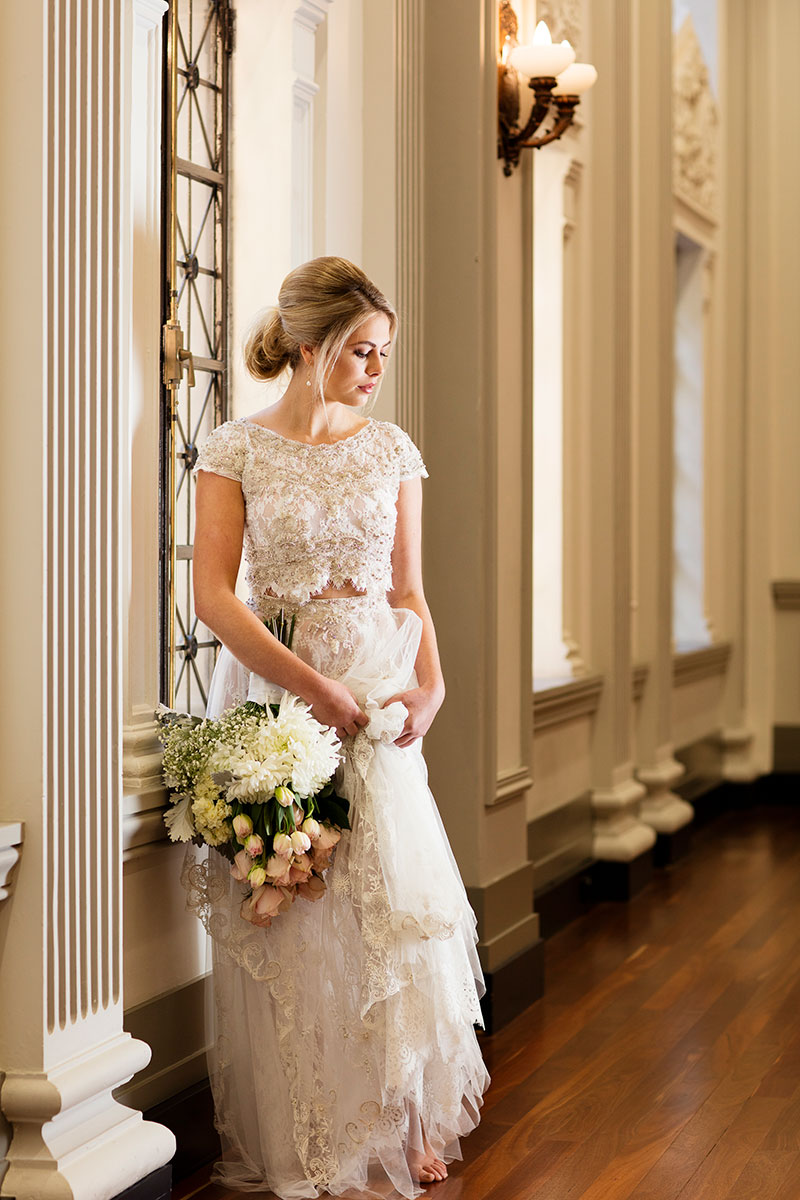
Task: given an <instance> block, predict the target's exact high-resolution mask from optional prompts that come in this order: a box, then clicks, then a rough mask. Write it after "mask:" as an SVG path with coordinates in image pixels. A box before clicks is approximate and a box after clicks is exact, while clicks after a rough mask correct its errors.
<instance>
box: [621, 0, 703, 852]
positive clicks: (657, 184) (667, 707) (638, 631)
mask: <svg viewBox="0 0 800 1200" xmlns="http://www.w3.org/2000/svg"><path fill="white" fill-rule="evenodd" d="M633 14H634V30H633V32H634V90H633V97H634V99H633V111H634V127H633V145H634V169H635V171H636V173H637V179H636V185H635V188H634V197H635V201H634V202H635V205H636V212H635V217H634V231H635V232H634V247H633V364H634V367H633V406H634V447H633V449H634V464H635V467H634V506H633V535H634V587H635V596H636V603H635V606H634V622H633V625H634V640H633V653H634V661H635V662H637V663H643V664H644V663H646V664H647V666H648V676H647V684H646V686H645V688H644V692H643V694H642V698H641V700H640V702H639V704H638V706H637V723H636V762H637V771H636V774H637V777H638V779H639V781H640V782H641V783H643V784H644V785H645V787H646V788H647V795H646V796H645V797H643V799H642V803H641V817H642V820H643V821H644V822H645V823H646V824H647V825H649V826H650V827H651V828H652V829H654V830H655V831H656V833H661V834H671V833H675V832H676V831H677V830H678V829H680V828H682V827H683V826H684V825H686V824H688V823H689V822H690V821H691V820H692V817H693V816H694V811H693V809H692V807H691V805H690V804H687V803H686V801H685V800H683V799H681V797H680V796H678V795H676V794H675V793H674V792H673V791H672V788H673V787H674V785H675V784H676V783H677V782H678V780H679V779H680V778H681V776H682V775H683V771H684V769H683V767H682V765H681V764H680V763H679V762H678V761H677V760H676V758H675V757H674V753H673V750H674V748H673V745H672V712H671V710H672V704H671V701H672V686H673V664H672V646H671V644H672V637H671V633H672V595H673V549H672V542H673V539H672V506H673V387H672V379H673V336H672V326H673V308H674V305H673V276H674V235H673V228H672V205H673V201H672V121H671V111H672V37H671V21H672V13H671V5H670V0H657V2H655V3H654V2H652V0H637V2H636V4H635V5H634V9H633Z"/></svg>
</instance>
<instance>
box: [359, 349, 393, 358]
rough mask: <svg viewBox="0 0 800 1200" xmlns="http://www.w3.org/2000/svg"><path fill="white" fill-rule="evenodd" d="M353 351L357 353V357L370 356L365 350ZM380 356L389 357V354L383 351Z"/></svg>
mask: <svg viewBox="0 0 800 1200" xmlns="http://www.w3.org/2000/svg"><path fill="white" fill-rule="evenodd" d="M353 353H354V354H355V356H356V358H368V357H369V354H368V352H367V351H365V350H354V351H353ZM380 356H381V358H388V357H389V355H388V354H384V353H383V351H381V352H380Z"/></svg>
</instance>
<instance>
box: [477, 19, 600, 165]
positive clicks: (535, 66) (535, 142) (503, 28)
mask: <svg viewBox="0 0 800 1200" xmlns="http://www.w3.org/2000/svg"><path fill="white" fill-rule="evenodd" d="M499 20H500V46H501V47H502V57H501V61H500V62H499V63H498V65H497V116H498V138H497V157H498V158H502V159H503V164H504V165H503V174H504V175H506V176H508V175H511V173H512V171H513V169H514V167H516V166H518V165H519V160H520V154H521V152H522V150H529V149H534V150H535V149H537V148H538V147H540V146H546V145H547V144H548V142H555V141H557V140H558V138H560V137H561V136H562V134H563V133H564V132H565V130H567V129H568V128H569V126H570V125H571V124H572V121H573V118H574V116H575V109H576V108H577V107H578V105H579V104H580V92H583V91H585V90H586V89H587V88H589V87H591V86H592V83H593V82H594V79H595V78H596V76H597V72H596V71H595V70H594V67H592V66H590V65H589V64H583V63H574V62H573V60H574V58H575V54H574V51H573V50H572V48H571V47H570V46H569V44H568V43H567V42H562V43H561V46H552V43H551V42H550V33H549V31H548V29H547V26H546V25H544V23H543V22H542V23H540V25H539V26H537V31H536V34H535V35H534V44H533V49H534V51H535V57H534V58H533V59H531V57H530V55H531V50H530V49H529V48H526V49H524V50H522V51H520V49H519V43H518V41H517V28H518V24H517V15H516V13H515V12H514V10H513V8H512V7H511V4H510V0H501V2H500V6H499ZM515 50H517V52H518V54H519V53H522V54H523V59H522V63H523V65H524V63H525V61H526V58H527V62H528V63H529V64H531V65H530V66H529V68H528V69H529V70H531V71H536V72H539V71H541V70H542V63H543V61H544V62H547V63H550V64H552V69H553V70H555V71H559V72H560V73H561V77H560V78H558V77H557V76H556V75H555V74H546V73H536V74H531V77H530V79H529V82H528V87H529V88H530V89H531V91H532V92H533V104H532V107H531V112H530V116H529V117H528V120H527V121H526V122H525V125H524V126H523V127H522V128H520V125H519V117H520V112H519V109H520V101H519V75H518V73H517V70H516V69H515V67H514V64H513V61H511V60H512V58H513V57H514V51H515ZM565 51H566V55H565ZM559 59H560V62H559V61H558V60H559ZM559 85H560V86H559ZM557 87H558V88H559V91H558V94H556V95H553V90H554V89H555V88H557ZM573 87H574V89H575V90H574V93H573V90H572V89H573ZM552 109H555V114H554V118H553V123H552V125H551V127H550V128H549V129H547V130H545V131H542V132H541V133H537V132H536V131H537V130H538V129H540V127H541V126H542V125H543V124H544V122H545V121H546V120H547V117H548V115H549V114H550V113H551V110H552Z"/></svg>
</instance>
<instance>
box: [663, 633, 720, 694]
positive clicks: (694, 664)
mask: <svg viewBox="0 0 800 1200" xmlns="http://www.w3.org/2000/svg"><path fill="white" fill-rule="evenodd" d="M731 649H732V643H731V642H715V643H713V644H712V645H710V646H701V647H700V648H699V649H697V650H686V651H684V652H682V653H681V652H679V653H675V654H673V656H672V683H673V686H674V687H683V686H684V685H685V684H687V683H697V682H698V680H700V679H708V678H710V677H711V676H713V675H724V674H725V672H726V671H727V669H728V663H729V661H730V657H731Z"/></svg>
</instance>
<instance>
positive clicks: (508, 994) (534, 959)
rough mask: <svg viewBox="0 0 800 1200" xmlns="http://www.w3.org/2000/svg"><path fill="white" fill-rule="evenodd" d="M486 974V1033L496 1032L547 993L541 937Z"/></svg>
mask: <svg viewBox="0 0 800 1200" xmlns="http://www.w3.org/2000/svg"><path fill="white" fill-rule="evenodd" d="M485 978H486V995H485V996H484V997H483V999H482V1000H481V1012H482V1013H483V1023H484V1027H485V1029H486V1032H487V1033H497V1031H498V1029H502V1028H503V1026H504V1025H507V1024H508V1023H509V1021H513V1019H514V1017H518V1016H519V1014H520V1013H521V1012H524V1011H525V1009H526V1008H529V1007H530V1005H531V1004H533V1003H534V1002H535V1001H536V1000H538V999H539V998H540V997H541V996H542V995H543V994H544V942H543V941H542V939H541V938H539V939H538V941H536V942H535V943H534V944H533V945H532V946H528V948H527V949H525V950H522V951H520V953H519V954H515V955H514V957H513V958H510V959H509V960H508V962H505V963H503V965H502V966H500V967H498V968H497V969H496V970H494V971H487V972H486V976H485Z"/></svg>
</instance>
